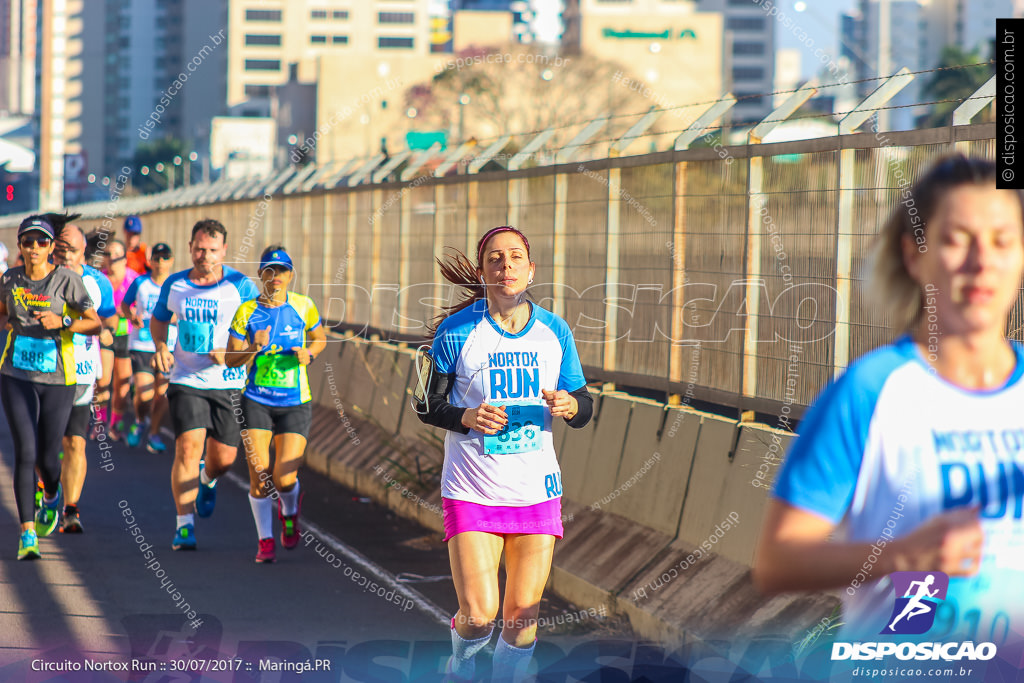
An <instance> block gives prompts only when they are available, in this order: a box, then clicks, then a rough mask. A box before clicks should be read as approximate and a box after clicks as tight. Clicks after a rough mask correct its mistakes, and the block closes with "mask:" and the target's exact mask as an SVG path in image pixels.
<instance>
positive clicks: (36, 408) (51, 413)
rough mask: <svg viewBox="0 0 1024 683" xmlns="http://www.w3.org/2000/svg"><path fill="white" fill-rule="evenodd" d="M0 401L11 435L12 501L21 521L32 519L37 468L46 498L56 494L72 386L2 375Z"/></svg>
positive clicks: (71, 398) (73, 387)
mask: <svg viewBox="0 0 1024 683" xmlns="http://www.w3.org/2000/svg"><path fill="white" fill-rule="evenodd" d="M0 400H3V403H4V414H5V415H6V416H7V424H8V426H9V427H10V429H11V434H12V436H13V438H14V500H15V502H16V503H17V504H18V517H19V518H20V520H21V523H22V524H25V523H26V522H31V521H32V520H33V519H34V518H35V510H34V508H33V503H34V499H35V491H36V468H37V467H38V468H39V476H40V477H41V478H42V480H43V486H44V487H45V489H46V495H47V497H50V498H52V497H53V496H54V495H56V494H57V486H58V485H59V484H60V457H59V455H60V449H61V437H62V436H64V429H65V427H66V426H67V424H68V418H69V417H70V416H71V407H72V405H73V404H74V402H75V385H74V384H72V385H70V386H68V385H63V384H36V383H35V382H28V381H25V380H21V379H15V378H13V377H8V376H7V375H4V376H3V377H0Z"/></svg>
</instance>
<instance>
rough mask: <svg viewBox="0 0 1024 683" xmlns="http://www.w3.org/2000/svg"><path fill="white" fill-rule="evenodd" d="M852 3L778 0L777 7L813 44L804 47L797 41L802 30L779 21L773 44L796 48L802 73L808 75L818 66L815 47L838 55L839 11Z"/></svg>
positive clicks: (853, 4) (853, 1)
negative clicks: (799, 56)
mask: <svg viewBox="0 0 1024 683" xmlns="http://www.w3.org/2000/svg"><path fill="white" fill-rule="evenodd" d="M856 4H857V3H856V0H803V1H802V2H801V1H800V0H778V7H779V9H780V10H781V11H783V12H785V13H786V14H787V15H788V16H791V17H792V18H793V26H794V27H796V26H799V27H800V28H802V29H803V32H804V33H806V34H807V36H808V37H809V38H810V40H812V41H813V45H812V46H811V47H807V45H805V44H803V43H801V41H800V35H802V34H801V33H800V32H797V31H794V30H793V29H792V28H790V29H787V28H786V27H785V25H784V24H783V23H781V22H780V23H778V24H776V27H775V45H776V46H777V47H780V48H800V49H801V50H802V52H803V60H802V64H801V66H802V68H803V75H804V78H810V77H811V76H813V75H814V74H815V73H816V71H817V69H818V60H817V59H816V58H815V56H814V50H815V49H817V48H819V47H820V48H824V49H825V50H826V51H827V52H828V53H829V54H830V55H832V56H833V57H838V56H839V15H840V14H841V13H843V12H850V11H852V10H853V9H854V8H855V7H856ZM798 8H802V11H798Z"/></svg>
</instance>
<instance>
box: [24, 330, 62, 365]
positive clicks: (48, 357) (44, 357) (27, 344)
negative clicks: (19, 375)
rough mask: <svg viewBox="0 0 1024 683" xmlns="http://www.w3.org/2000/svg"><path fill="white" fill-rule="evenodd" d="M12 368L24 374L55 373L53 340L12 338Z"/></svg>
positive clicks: (55, 361) (54, 345)
mask: <svg viewBox="0 0 1024 683" xmlns="http://www.w3.org/2000/svg"><path fill="white" fill-rule="evenodd" d="M14 367H16V368H18V369H19V370H25V371H26V372H56V371H57V344H56V343H55V342H54V340H53V339H36V338H35V337H23V336H21V335H18V336H17V337H15V338H14Z"/></svg>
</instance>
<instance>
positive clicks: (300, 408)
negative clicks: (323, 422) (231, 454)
mask: <svg viewBox="0 0 1024 683" xmlns="http://www.w3.org/2000/svg"><path fill="white" fill-rule="evenodd" d="M242 410H243V411H244V412H245V427H246V428H247V429H265V430H266V431H268V432H273V433H274V434H299V435H301V436H304V437H306V438H309V428H310V427H311V426H312V424H313V404H312V403H311V402H306V403H302V404H299V405H297V406H283V407H277V406H268V405H266V404H264V403H259V402H258V401H254V400H252V399H251V398H249V397H248V396H243V397H242Z"/></svg>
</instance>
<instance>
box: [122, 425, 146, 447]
mask: <svg viewBox="0 0 1024 683" xmlns="http://www.w3.org/2000/svg"><path fill="white" fill-rule="evenodd" d="M140 441H142V429H141V428H140V427H139V425H138V423H135V424H133V425H132V426H131V427H129V428H128V431H127V432H125V435H124V442H125V443H126V444H128V446H129V447H130V448H135V447H136V446H138V445H139V442H140Z"/></svg>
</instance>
